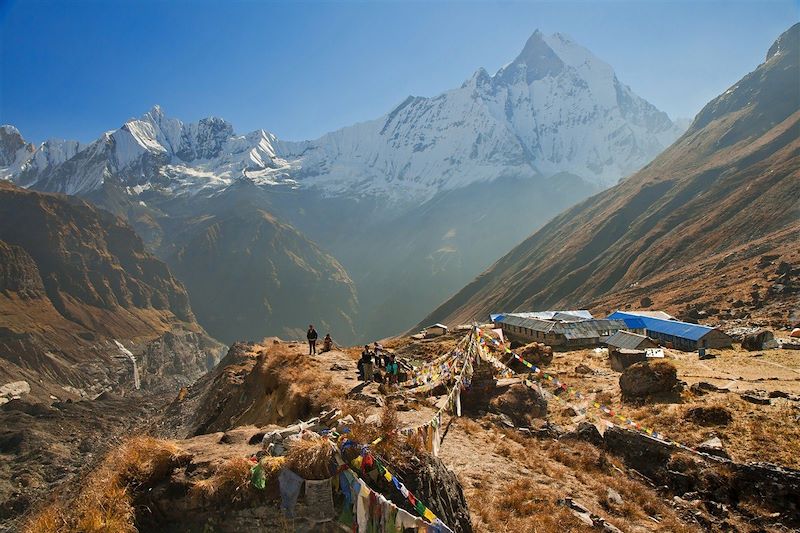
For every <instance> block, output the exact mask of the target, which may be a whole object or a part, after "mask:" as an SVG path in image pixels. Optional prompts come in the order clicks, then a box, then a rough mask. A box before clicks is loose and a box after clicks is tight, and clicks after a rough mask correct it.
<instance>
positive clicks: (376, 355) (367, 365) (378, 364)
mask: <svg viewBox="0 0 800 533" xmlns="http://www.w3.org/2000/svg"><path fill="white" fill-rule="evenodd" d="M318 338H319V335H318V334H317V330H316V329H314V324H309V325H308V331H307V332H306V339H308V355H315V354H316V353H317V339H318ZM332 349H333V339H331V334H330V333H328V334H326V335H325V338H324V339H322V352H329V351H331V350H332ZM379 369H382V370H383V371H384V372H385V374H386V381H387V382H388V383H391V384H396V383H397V381H398V376H399V374H400V367H399V366H398V364H397V361H396V360H395V356H394V354H393V353H390V352H387V351H386V350H384V349H383V346H381V345H380V344H379V343H378V341H375V343H374V344H373V349H372V350H370V347H369V344H365V345H364V351H362V352H361V358H360V359H359V360H358V375H359V378H360V379H361V380H362V381H366V382H370V381H383V379H384V377H383V375H382V374H381V372H380V370H379Z"/></svg>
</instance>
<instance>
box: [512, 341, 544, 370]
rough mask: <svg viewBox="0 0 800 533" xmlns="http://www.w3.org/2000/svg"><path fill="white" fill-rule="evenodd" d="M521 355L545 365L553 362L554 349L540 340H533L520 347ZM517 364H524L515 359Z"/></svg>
mask: <svg viewBox="0 0 800 533" xmlns="http://www.w3.org/2000/svg"><path fill="white" fill-rule="evenodd" d="M519 355H520V356H522V358H523V359H525V360H526V361H528V362H529V363H532V364H534V365H538V366H543V365H549V364H550V363H552V362H553V349H552V348H551V347H550V346H547V345H545V344H543V343H540V342H532V343H530V344H527V345H525V346H523V347H522V348H521V349H520V352H519ZM515 365H522V363H520V362H519V361H516V360H515Z"/></svg>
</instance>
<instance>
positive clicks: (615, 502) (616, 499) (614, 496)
mask: <svg viewBox="0 0 800 533" xmlns="http://www.w3.org/2000/svg"><path fill="white" fill-rule="evenodd" d="M606 502H607V503H608V504H609V505H611V506H620V505H622V504H623V503H624V502H623V501H622V496H620V495H619V492H617V491H615V490H614V489H612V488H610V487H609V488H608V490H607V491H606Z"/></svg>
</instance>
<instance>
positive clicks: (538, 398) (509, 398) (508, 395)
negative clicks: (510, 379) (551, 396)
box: [489, 383, 547, 426]
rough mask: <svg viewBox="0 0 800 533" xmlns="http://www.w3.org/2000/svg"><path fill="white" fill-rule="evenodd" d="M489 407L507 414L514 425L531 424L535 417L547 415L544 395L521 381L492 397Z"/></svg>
mask: <svg viewBox="0 0 800 533" xmlns="http://www.w3.org/2000/svg"><path fill="white" fill-rule="evenodd" d="M489 407H490V408H491V409H492V410H493V411H494V412H496V413H500V414H504V415H506V416H508V417H509V419H510V420H511V421H512V422H513V425H514V426H532V425H533V421H534V420H535V419H537V418H544V417H546V416H547V400H545V398H544V395H543V394H542V393H541V392H540V391H539V390H537V389H535V388H532V387H528V386H527V385H524V384H522V383H514V384H513V385H510V386H509V387H508V388H507V389H506V390H505V391H504V392H503V393H502V394H500V395H499V396H496V397H494V398H492V399H491V401H490V402H489Z"/></svg>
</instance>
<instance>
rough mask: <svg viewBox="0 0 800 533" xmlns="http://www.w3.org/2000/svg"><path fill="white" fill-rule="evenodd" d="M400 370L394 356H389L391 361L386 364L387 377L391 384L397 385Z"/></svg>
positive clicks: (391, 354)
mask: <svg viewBox="0 0 800 533" xmlns="http://www.w3.org/2000/svg"><path fill="white" fill-rule="evenodd" d="M399 370H400V368H399V367H398V365H397V361H395V358H394V354H393V353H390V354H389V361H388V362H387V363H386V375H387V376H388V378H389V383H391V384H392V385H397V377H398V374H399Z"/></svg>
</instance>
